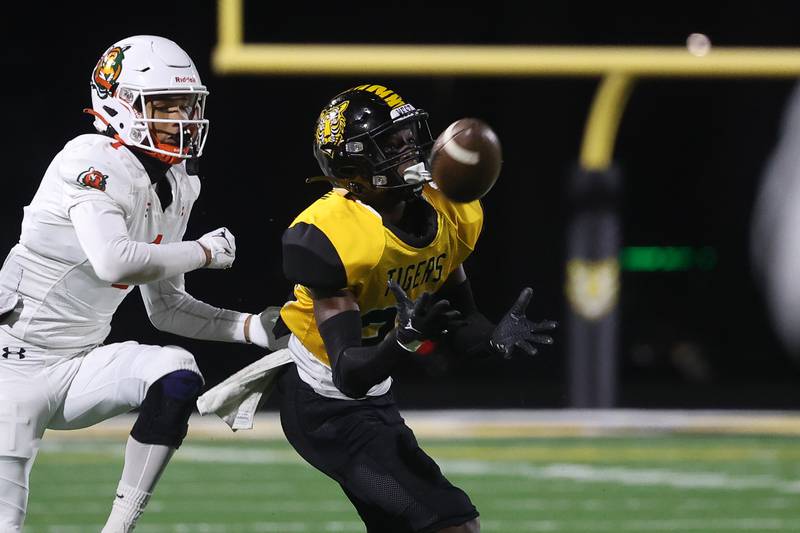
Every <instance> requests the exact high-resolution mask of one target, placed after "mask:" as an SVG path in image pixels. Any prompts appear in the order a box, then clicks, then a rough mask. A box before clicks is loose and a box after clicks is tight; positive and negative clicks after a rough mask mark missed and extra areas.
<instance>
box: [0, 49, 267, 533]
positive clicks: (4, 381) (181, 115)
mask: <svg viewBox="0 0 800 533" xmlns="http://www.w3.org/2000/svg"><path fill="white" fill-rule="evenodd" d="M91 93H92V109H87V110H86V111H87V112H89V113H91V114H92V115H94V118H95V121H94V125H95V127H96V129H97V131H98V134H87V135H80V136H78V137H76V138H75V139H73V140H71V141H70V142H68V143H67V145H66V146H65V147H64V149H63V150H62V151H61V152H60V153H58V155H56V156H55V158H54V159H53V161H52V163H51V164H50V166H49V167H48V169H47V171H46V172H45V175H44V177H43V179H42V182H41V185H40V186H39V189H38V191H37V193H36V195H35V196H34V198H33V200H32V201H31V203H30V205H28V206H27V207H25V208H24V217H23V220H22V231H21V235H20V239H19V243H18V244H17V245H15V246H14V247H13V248H12V249H11V251H10V252H9V254H8V256H7V257H6V259H5V262H4V264H3V267H2V270H0V531H2V532H4V533H7V532H10V531H20V529H21V527H22V522H23V520H24V518H25V510H26V506H27V499H28V477H29V473H30V469H31V466H32V463H33V461H34V458H35V456H36V452H37V449H38V447H39V443H40V440H41V438H42V435H43V433H44V430H45V429H46V428H53V429H75V428H82V427H87V426H91V425H93V424H96V423H98V422H100V421H102V420H105V419H107V418H109V417H112V416H114V415H117V414H120V413H124V412H127V411H130V410H132V409H134V408H137V407H138V408H140V411H139V415H138V419H137V420H136V422H135V424H134V426H133V429H132V430H131V434H130V437H129V439H128V443H127V446H126V450H125V465H124V468H123V472H122V476H121V479H120V482H119V485H118V487H117V491H116V497H115V499H114V501H113V505H112V509H111V513H110V516H109V518H108V521H107V523H106V525H105V526H104V528H103V530H102V531H103V532H104V533H120V532H128V531H131V530H133V528H134V527H135V524H136V520H137V518H138V517H139V515H140V514H141V513H142V511H143V509H144V507H145V505H146V504H147V501H148V499H149V498H150V495H151V493H152V491H153V487H154V486H155V484H156V482H157V481H158V478H159V476H160V475H161V473H162V471H163V469H164V467H165V466H166V464H167V462H168V461H169V459H170V457H171V456H172V454H173V453H174V451H175V450H176V449H177V448H178V447H179V446H180V444H181V441H182V440H183V438H184V436H185V435H186V431H187V428H188V424H187V422H188V418H189V415H190V413H191V410H192V407H193V405H194V403H195V400H196V398H197V395H198V393H199V391H200V389H201V387H202V384H203V380H202V377H201V374H200V370H199V369H198V367H197V364H196V363H195V360H194V357H193V356H192V354H190V353H189V352H188V351H186V350H184V349H182V348H179V347H177V346H165V347H161V346H146V345H142V344H139V343H137V342H134V341H128V342H122V343H116V344H110V345H103V340H104V339H105V338H106V336H107V335H108V333H109V331H110V323H111V318H112V316H113V315H114V312H115V310H116V309H117V307H118V306H119V304H120V303H121V302H122V300H123V299H124V298H125V296H127V295H128V293H129V292H130V291H131V290H133V286H135V285H138V286H139V288H140V291H141V294H142V299H143V300H144V304H145V307H146V309H147V313H148V315H149V317H150V320H151V321H152V323H153V325H155V327H157V328H158V329H160V330H163V331H168V332H172V333H176V334H179V335H183V336H187V337H193V338H197V339H210V340H217V341H230V342H253V343H255V344H258V345H261V346H267V345H268V344H269V343H268V340H267V338H268V337H267V334H266V331H265V330H264V326H263V325H262V324H261V321H260V320H259V318H258V316H256V317H255V319H253V318H254V317H253V315H249V314H246V313H239V312H235V311H230V310H226V309H219V308H216V307H213V306H211V305H208V304H205V303H203V302H200V301H198V300H195V299H194V298H192V297H191V296H190V295H189V294H188V293H187V292H186V291H185V289H184V280H183V274H184V273H185V272H189V271H192V270H195V269H198V268H228V267H230V266H231V264H232V263H233V260H234V257H235V252H236V246H235V241H234V238H233V235H232V234H231V233H230V231H228V230H227V229H226V228H220V229H217V230H214V231H211V232H209V233H207V234H205V235H204V236H203V237H201V238H200V239H198V240H196V241H183V240H182V239H183V235H184V232H185V231H186V224H187V221H188V218H189V213H190V212H191V210H192V205H193V204H194V202H195V200H196V199H197V195H198V193H199V191H200V181H199V179H198V178H197V176H194V175H192V174H191V173H190V172H187V164H189V163H192V162H193V161H194V160H195V158H197V157H199V156H200V155H201V154H202V151H203V145H204V143H205V140H206V135H207V133H208V120H206V119H205V118H204V111H205V100H206V96H207V94H208V91H207V90H206V88H205V87H204V86H203V85H202V84H201V81H200V76H199V75H198V72H197V70H196V68H195V66H194V64H193V63H192V60H191V59H190V58H189V56H188V55H187V54H186V53H185V52H184V51H183V50H182V49H181V48H180V47H179V46H178V45H177V44H175V43H174V42H172V41H170V40H168V39H164V38H161V37H155V36H145V35H141V36H134V37H130V38H127V39H123V40H121V41H119V42H117V43H115V44H114V45H112V46H111V47H110V48H109V49H108V50H106V52H105V53H104V54H103V56H102V57H101V58H100V61H99V62H98V63H97V66H96V67H95V69H94V71H93V72H92V77H91ZM190 168H191V165H190Z"/></svg>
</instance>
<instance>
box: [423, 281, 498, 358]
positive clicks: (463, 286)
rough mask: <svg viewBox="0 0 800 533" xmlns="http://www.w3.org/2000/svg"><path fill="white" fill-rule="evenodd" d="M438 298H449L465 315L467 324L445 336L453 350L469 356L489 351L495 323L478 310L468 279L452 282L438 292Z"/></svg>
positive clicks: (484, 353) (481, 354)
mask: <svg viewBox="0 0 800 533" xmlns="http://www.w3.org/2000/svg"><path fill="white" fill-rule="evenodd" d="M436 297H437V298H441V299H446V300H448V301H449V302H450V303H451V304H452V306H453V307H454V308H456V309H458V310H459V311H461V314H462V315H463V316H464V319H465V321H466V324H464V325H463V326H461V327H460V328H458V329H456V330H455V331H451V332H450V333H448V334H447V336H446V337H445V339H446V342H449V344H450V346H451V347H452V348H453V350H454V351H455V352H456V353H458V354H463V355H466V356H468V357H481V356H484V355H487V354H488V353H489V338H490V337H491V335H492V332H493V331H494V328H495V324H493V323H492V322H491V321H490V320H489V319H488V318H486V317H485V316H484V315H483V313H481V312H480V311H479V310H478V306H477V305H476V304H475V298H474V296H473V295H472V287H471V285H470V283H469V280H468V279H466V278H465V279H464V280H463V281H461V282H460V283H457V284H452V285H450V286H448V287H447V288H446V289H445V290H442V291H440V292H439V293H437V294H436Z"/></svg>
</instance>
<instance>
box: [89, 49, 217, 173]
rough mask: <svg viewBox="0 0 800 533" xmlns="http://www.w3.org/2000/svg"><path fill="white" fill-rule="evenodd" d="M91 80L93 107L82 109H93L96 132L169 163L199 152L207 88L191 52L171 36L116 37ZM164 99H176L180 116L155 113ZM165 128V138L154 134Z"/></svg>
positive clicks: (204, 130) (205, 126)
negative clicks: (167, 131) (169, 130)
mask: <svg viewBox="0 0 800 533" xmlns="http://www.w3.org/2000/svg"><path fill="white" fill-rule="evenodd" d="M90 86H91V92H92V109H87V110H86V112H88V113H90V114H92V115H94V117H95V121H94V126H95V128H97V131H99V132H100V133H104V134H106V135H111V136H113V137H114V138H115V139H116V140H117V141H118V142H120V143H122V144H125V145H128V146H135V147H138V148H141V149H142V150H145V151H147V153H148V154H149V155H152V156H153V157H155V158H157V159H159V160H160V161H163V162H165V163H169V164H172V165H174V164H177V163H179V162H180V161H181V160H183V159H188V158H192V157H200V155H202V153H203V146H204V145H205V142H206V136H207V135H208V128H209V123H208V120H206V119H205V118H204V114H205V107H206V96H207V95H208V90H206V88H205V86H204V85H203V84H202V83H201V82H200V75H199V74H198V72H197V69H196V68H195V66H194V63H193V62H192V60H191V58H190V57H189V56H188V55H187V54H186V52H184V51H183V49H181V47H180V46H178V45H177V44H175V43H174V42H173V41H170V40H169V39H164V38H163V37H156V36H154V35H135V36H133V37H128V38H127V39H122V40H121V41H118V42H116V43H114V44H113V45H111V47H110V48H108V50H106V51H105V53H104V54H103V55H102V57H101V58H100V61H98V63H97V66H96V67H95V68H94V70H93V71H92V77H91V81H90ZM163 101H178V102H180V105H175V107H174V108H173V112H174V113H173V114H179V115H180V118H174V117H169V118H163V114H162V116H161V118H158V117H154V116H153V115H154V112H153V108H154V107H155V106H154V105H153V104H154V103H155V102H163ZM159 105H162V104H160V103H159ZM175 109H180V112H175V111H174V110H175ZM175 125H177V128H175ZM164 128H173V129H174V134H173V135H172V136H171V140H170V141H169V142H163V141H159V138H158V136H157V135H156V129H160V130H162V131H163V129H164Z"/></svg>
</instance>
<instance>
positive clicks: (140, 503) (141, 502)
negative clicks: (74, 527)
mask: <svg viewBox="0 0 800 533" xmlns="http://www.w3.org/2000/svg"><path fill="white" fill-rule="evenodd" d="M151 494H152V493H150V492H144V491H142V490H138V489H135V488H133V487H131V486H129V485H126V484H124V483H123V482H121V481H120V483H119V485H117V493H116V495H115V497H114V504H113V505H112V506H111V514H110V515H108V521H107V522H106V525H105V526H104V527H103V529H102V531H101V532H100V533H130V532H131V531H133V528H134V527H136V520H138V519H139V516H141V514H142V512H143V511H144V507H145V505H147V502H148V501H149V500H150V495H151Z"/></svg>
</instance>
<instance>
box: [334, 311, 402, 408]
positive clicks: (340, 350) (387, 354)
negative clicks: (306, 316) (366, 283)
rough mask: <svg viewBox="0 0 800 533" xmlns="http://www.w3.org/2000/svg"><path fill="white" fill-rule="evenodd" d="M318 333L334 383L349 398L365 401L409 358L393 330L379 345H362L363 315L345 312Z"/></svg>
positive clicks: (335, 316)
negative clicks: (372, 389)
mask: <svg viewBox="0 0 800 533" xmlns="http://www.w3.org/2000/svg"><path fill="white" fill-rule="evenodd" d="M319 333H320V335H321V336H322V340H323V342H324V343H325V350H326V351H327V352H328V357H330V360H331V369H332V371H333V384H334V385H336V388H337V389H339V390H340V391H341V392H342V393H343V394H345V395H346V396H349V397H350V398H363V397H364V396H366V395H367V391H369V389H371V388H372V387H373V386H374V385H377V384H378V383H380V382H381V381H383V380H384V379H386V378H387V377H389V376H390V375H391V372H392V369H394V367H395V365H396V364H397V363H398V361H400V360H401V358H402V357H404V356H406V355H408V352H406V351H405V350H404V349H403V348H402V347H401V346H400V345H399V344H398V343H397V337H396V336H395V332H394V330H392V331H391V332H389V334H388V335H386V337H385V338H384V339H383V340H382V341H381V342H380V343H379V344H377V345H376V346H361V315H360V314H359V312H358V311H343V312H341V313H339V314H336V315H334V316H332V317H331V318H329V319H327V320H326V321H325V322H323V323H322V324H320V325H319Z"/></svg>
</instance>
